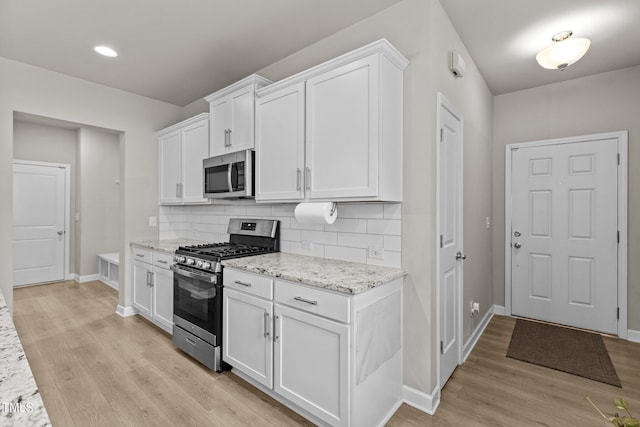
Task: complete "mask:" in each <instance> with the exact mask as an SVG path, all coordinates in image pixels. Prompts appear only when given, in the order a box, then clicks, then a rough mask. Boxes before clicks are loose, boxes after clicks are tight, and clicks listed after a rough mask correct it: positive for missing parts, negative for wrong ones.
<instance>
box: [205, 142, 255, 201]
mask: <svg viewBox="0 0 640 427" xmlns="http://www.w3.org/2000/svg"><path fill="white" fill-rule="evenodd" d="M254 160H255V152H254V151H253V150H243V151H238V152H236V153H230V154H224V155H222V156H215V157H209V158H208V159H204V160H203V161H202V164H203V167H204V174H203V175H204V197H207V198H209V199H225V198H229V199H235V198H247V197H253V196H254V193H253V189H254V187H255V181H254Z"/></svg>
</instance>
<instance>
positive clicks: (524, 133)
mask: <svg viewBox="0 0 640 427" xmlns="http://www.w3.org/2000/svg"><path fill="white" fill-rule="evenodd" d="M639 112H640V66H637V67H631V68H625V69H622V70H617V71H611V72H608V73H603V74H598V75H594V76H589V77H583V78H579V79H574V80H570V81H567V82H563V83H557V84H552V85H547V86H542V87H538V88H533V89H527V90H522V91H518V92H512V93H508V94H505V95H500V96H496V97H495V98H494V152H493V162H494V165H495V168H494V175H493V182H494V184H493V195H494V198H493V210H494V215H495V219H496V220H495V227H494V233H493V238H494V244H493V251H494V262H493V269H494V279H495V280H494V282H495V286H494V301H495V302H496V303H497V304H501V305H502V304H504V147H505V145H507V144H510V143H515V142H525V141H535V140H542V139H550V138H561V137H568V136H578V135H587V134H593V133H601V132H609V131H618V130H628V131H629V163H628V169H629V193H628V194H629V211H628V228H629V234H628V241H629V252H628V255H629V270H628V277H629V292H628V296H629V318H628V327H629V329H633V330H640V310H637V309H635V307H638V305H640V264H639V263H637V262H634V261H635V260H637V259H638V257H640V226H639V225H640V223H639V219H640V194H639V191H640V189H639V188H638V187H639V185H640V168H639V167H638V165H640V148H639V147H638V145H637V144H638V135H640V117H639Z"/></svg>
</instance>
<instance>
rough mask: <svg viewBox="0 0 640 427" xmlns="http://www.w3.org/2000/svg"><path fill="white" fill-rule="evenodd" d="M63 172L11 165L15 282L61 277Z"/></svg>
mask: <svg viewBox="0 0 640 427" xmlns="http://www.w3.org/2000/svg"><path fill="white" fill-rule="evenodd" d="M65 193H66V172H65V169H64V168H60V167H58V166H47V165H34V164H23V163H14V165H13V283H14V286H19V285H25V284H31V283H41V282H51V281H56V280H64V265H65V236H64V233H65V232H66V230H65V216H66V209H65V197H66V196H65Z"/></svg>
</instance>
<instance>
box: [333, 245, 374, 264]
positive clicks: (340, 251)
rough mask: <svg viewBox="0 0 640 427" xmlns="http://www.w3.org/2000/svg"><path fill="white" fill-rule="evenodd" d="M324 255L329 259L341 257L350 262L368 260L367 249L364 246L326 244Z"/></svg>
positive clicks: (364, 261)
mask: <svg viewBox="0 0 640 427" xmlns="http://www.w3.org/2000/svg"><path fill="white" fill-rule="evenodd" d="M324 257H325V258H329V259H339V260H341V261H349V262H361V263H363V264H364V263H366V262H367V250H366V249H362V248H347V247H344V246H331V245H325V247H324Z"/></svg>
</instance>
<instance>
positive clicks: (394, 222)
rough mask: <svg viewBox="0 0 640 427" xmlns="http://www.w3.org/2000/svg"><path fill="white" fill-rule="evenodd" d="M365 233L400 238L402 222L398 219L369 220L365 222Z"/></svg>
mask: <svg viewBox="0 0 640 427" xmlns="http://www.w3.org/2000/svg"><path fill="white" fill-rule="evenodd" d="M367 233H370V234H390V235H392V236H400V235H401V234H402V221H401V220H399V219H369V220H367Z"/></svg>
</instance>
